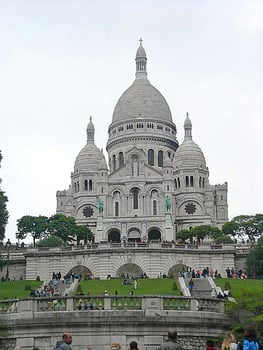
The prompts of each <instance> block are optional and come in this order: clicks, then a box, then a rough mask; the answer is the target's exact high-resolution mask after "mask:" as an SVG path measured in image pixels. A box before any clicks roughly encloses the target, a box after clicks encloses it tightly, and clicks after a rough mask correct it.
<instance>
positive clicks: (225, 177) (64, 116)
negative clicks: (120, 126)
mask: <svg viewBox="0 0 263 350" xmlns="http://www.w3.org/2000/svg"><path fill="white" fill-rule="evenodd" d="M140 37H142V38H143V46H144V48H145V50H146V53H147V57H148V65H147V70H148V78H149V80H150V82H151V83H152V85H154V86H155V87H156V88H157V89H158V90H159V91H160V92H161V93H162V94H163V96H164V97H165V98H166V100H167V102H168V104H169V106H170V109H171V111H172V115H173V121H174V122H175V124H176V126H177V130H178V134H177V138H178V141H179V142H180V143H181V142H182V141H183V137H184V130H183V123H184V119H185V114H186V112H187V111H188V112H189V116H190V118H191V120H192V124H193V139H194V141H195V142H196V143H197V144H198V145H199V146H200V147H201V149H202V150H203V152H204V155H205V157H206V162H207V166H208V167H209V170H210V183H211V184H219V183H224V182H225V181H227V182H228V185H229V196H228V204H229V218H230V219H231V218H233V217H234V216H236V215H240V214H255V213H259V212H260V213H263V199H262V198H263V185H262V179H263V161H262V159H263V155H262V154H263V136H262V135H263V89H262V88H263V1H262V0H258V1H253V0H247V1H245V0H244V1H242V0H237V1H235V0H217V1H213V0H207V1H204V0H203V1H202V0H188V1H187V0H181V1H179V0H170V1H168V0H162V1H158V0H156V1H153V0H149V1H147V0H144V1H142V0H130V1H125V0H119V1H117V0H116V1H114V0H110V1H109V0H105V1H100V0H96V1H95V0H94V1H91V0H90V1H88V0H83V1H80V0H60V1H59V0H43V1H42V0H38V1H36V0H31V1H30V0H28V1H26V0H17V1H15V0H0V96H1V99H0V101H1V102H0V122H1V123H0V149H1V150H2V155H3V161H2V168H1V169H0V178H2V180H3V181H2V184H1V187H2V190H4V191H5V192H6V194H7V196H8V198H9V202H8V210H9V213H10V219H9V224H8V226H7V229H6V238H10V239H11V241H12V242H15V232H16V220H17V219H19V218H21V217H22V216H23V215H47V216H50V215H52V214H54V213H55V211H56V191H57V190H63V189H67V188H68V186H69V184H70V174H71V171H73V166H74V161H75V158H76V156H77V154H78V153H79V151H80V149H81V148H82V147H83V146H84V145H85V142H86V127H87V124H88V122H89V116H90V115H91V116H92V118H93V123H94V125H95V143H96V145H97V146H98V147H99V148H103V150H104V154H105V155H106V159H107V158H108V157H107V154H106V151H105V146H106V142H107V138H108V134H107V129H108V126H109V124H110V123H111V118H112V113H113V109H114V106H115V104H116V103H117V100H118V98H119V97H120V95H121V94H122V92H123V91H124V90H125V89H126V88H128V86H130V85H131V84H132V82H133V80H134V78H135V61H134V58H135V54H136V50H137V48H138V46H139V41H138V40H139V38H140Z"/></svg>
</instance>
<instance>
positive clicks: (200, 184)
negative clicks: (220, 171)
mask: <svg viewBox="0 0 263 350" xmlns="http://www.w3.org/2000/svg"><path fill="white" fill-rule="evenodd" d="M199 187H202V178H201V177H199Z"/></svg>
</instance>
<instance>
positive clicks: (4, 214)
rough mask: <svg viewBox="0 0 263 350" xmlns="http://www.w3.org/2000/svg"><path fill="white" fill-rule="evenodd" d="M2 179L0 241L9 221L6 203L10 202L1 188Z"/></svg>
mask: <svg viewBox="0 0 263 350" xmlns="http://www.w3.org/2000/svg"><path fill="white" fill-rule="evenodd" d="M2 158H3V157H2V153H1V151H0V168H1V161H2ZM1 182H2V179H1V178H0V241H3V240H4V238H5V227H6V225H7V223H8V217H9V213H8V210H7V207H6V203H7V202H8V198H7V196H6V195H5V192H3V191H2V189H1Z"/></svg>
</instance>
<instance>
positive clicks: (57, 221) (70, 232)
mask: <svg viewBox="0 0 263 350" xmlns="http://www.w3.org/2000/svg"><path fill="white" fill-rule="evenodd" d="M48 232H49V234H50V235H56V236H58V237H60V238H61V239H62V240H63V241H64V242H68V241H69V242H72V241H74V236H75V235H76V233H77V224H76V221H75V218H73V217H72V216H66V215H62V214H55V215H52V216H51V217H50V218H49V220H48Z"/></svg>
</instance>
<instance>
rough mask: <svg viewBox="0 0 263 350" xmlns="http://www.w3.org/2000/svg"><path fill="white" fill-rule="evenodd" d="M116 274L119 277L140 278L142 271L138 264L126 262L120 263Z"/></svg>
mask: <svg viewBox="0 0 263 350" xmlns="http://www.w3.org/2000/svg"><path fill="white" fill-rule="evenodd" d="M116 275H117V277H121V278H141V277H142V276H143V271H142V269H141V268H140V266H138V265H136V264H132V263H128V264H124V265H122V266H121V267H120V268H119V269H118V271H117V273H116Z"/></svg>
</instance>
